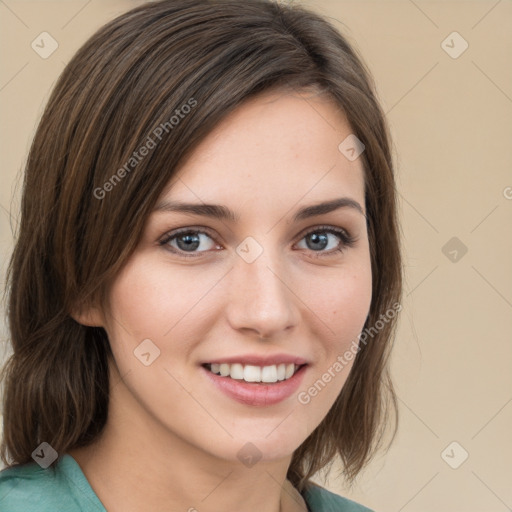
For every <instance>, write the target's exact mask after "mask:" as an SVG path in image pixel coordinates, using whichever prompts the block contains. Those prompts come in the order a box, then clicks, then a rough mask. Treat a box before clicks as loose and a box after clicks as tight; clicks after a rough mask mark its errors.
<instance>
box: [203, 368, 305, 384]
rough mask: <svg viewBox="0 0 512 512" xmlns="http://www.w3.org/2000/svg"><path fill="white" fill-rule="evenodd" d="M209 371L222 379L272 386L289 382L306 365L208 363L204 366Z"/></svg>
mask: <svg viewBox="0 0 512 512" xmlns="http://www.w3.org/2000/svg"><path fill="white" fill-rule="evenodd" d="M203 366H204V367H205V368H206V369H207V370H209V371H210V372H212V373H214V374H215V375H220V376H221V377H226V378H231V379H235V380H243V381H245V382H259V383H261V382H263V383H268V384H271V383H273V382H279V381H284V380H288V379H290V378H291V377H293V375H294V374H295V373H296V372H297V371H298V370H299V369H300V368H301V366H304V365H298V364H294V363H288V364H285V363H281V364H273V365H268V366H256V365H251V364H246V365H243V364H240V363H234V364H229V363H207V364H205V365H203Z"/></svg>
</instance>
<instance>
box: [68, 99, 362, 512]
mask: <svg viewBox="0 0 512 512" xmlns="http://www.w3.org/2000/svg"><path fill="white" fill-rule="evenodd" d="M351 133H352V129H351V128H350V126H349V124H348V123H347V121H346V119H345V117H344V115H343V114H342V113H341V112H340V111H339V109H338V108H337V107H336V105H335V104H334V103H333V102H332V101H331V100H330V99H329V97H328V96H326V95H318V94H317V95H312V94H306V93H305V92H303V93H300V94H299V93H294V94H292V93H288V92H270V93H269V92H267V93H265V94H263V95H260V96H258V97H256V98H253V99H251V100H250V101H248V102H246V103H244V104H243V105H242V106H241V107H239V108H238V109H237V110H236V111H235V112H234V113H232V114H230V115H229V116H228V117H227V118H226V119H225V120H224V121H223V122H222V123H221V124H220V125H218V126H217V128H216V129H215V130H214V131H213V132H211V133H210V135H209V136H208V137H207V138H206V139H205V140H204V141H203V142H202V143H201V145H200V146H199V147H198V148H197V149H196V150H195V151H194V152H193V153H192V154H191V156H190V157H189V158H188V159H187V160H186V161H185V162H184V163H183V165H182V166H181V167H180V169H179V170H178V173H177V175H176V176H175V177H174V178H173V180H172V182H171V183H169V184H168V187H167V188H166V190H164V191H162V195H161V198H160V200H159V203H160V202H161V201H162V200H171V199H172V200H180V201H183V202H194V203H202V202H204V203H214V204H222V205H225V206H227V207H229V208H230V209H232V210H233V211H234V212H235V213H236V214H238V215H239V217H240V219H239V221H238V222H232V221H229V220H219V219H214V218H209V217H205V216H198V215H192V214H186V213H181V212H169V211H157V212H154V213H152V214H151V216H150V217H149V218H148V222H147V224H146V228H145V231H144V233H143V236H142V239H141V240H140V244H139V246H138V248H137V250H136V251H135V253H133V255H132V256H131V257H130V259H129V261H128V262H127V264H126V266H125V267H124V268H123V270H122V271H121V272H120V274H119V275H118V276H117V278H116V279H115V281H114V283H113V285H112V287H111V290H110V293H109V304H110V309H111V311H110V312H109V313H107V312H106V311H101V310H100V309H96V308H91V309H89V310H86V311H83V312H81V313H80V314H77V315H76V319H77V320H78V321H79V322H81V323H83V324H85V325H100V326H103V327H104V328H105V329H106V331H107V333H108V336H109V340H110V343H111V346H112V350H113V354H114V358H115V361H113V362H111V366H110V367H111V376H112V377H111V390H110V405H109V417H108V421H107V424H106V427H105V429H104V432H103V434H102V436H101V437H100V438H99V440H98V441H97V442H95V443H94V444H93V445H90V446H88V447H86V448H82V449H77V450H71V451H70V452H69V453H70V454H71V455H72V456H73V457H74V458H75V459H76V460H77V462H78V463H79V465H80V466H81V468H82V470H83V471H84V474H85V476H86V477H87V479H88V480H89V482H90V484H91V486H92V488H93V489H94V491H95V492H96V494H97V495H98V497H99V498H100V500H101V501H102V502H103V504H104V505H105V507H106V509H107V510H108V511H109V512H121V511H123V512H131V511H133V512H135V511H140V510H155V511H164V510H183V511H190V512H192V511H193V510H194V509H196V510H197V511H198V512H213V511H218V510H225V511H235V510H236V511H239V512H252V511H254V510H258V511H260V512H278V511H286V512H291V511H297V510H305V504H304V501H303V499H302V497H301V496H300V495H299V494H298V493H297V492H294V489H293V488H292V487H291V484H290V483H289V482H288V481H287V480H286V472H287V470H288V467H289V464H290V462H291V457H292V454H293V452H294V450H296V449H297V448H298V447H299V445H300V444H301V443H302V442H303V441H304V440H305V439H306V438H307V436H308V435H309V434H310V433H311V431H312V430H313V429H314V428H315V427H317V426H318V424H319V423H320V422H321V421H322V419H323V418H324V417H325V415H326V414H327V412H328V411H329V409H330V407H331V406H332V404H333V403H334V401H335V399H336V397H337V396H338V394H339V392H340V390H341V389H342V387H343V384H344V383H345V381H346V378H347V376H348V373H349V371H350V368H351V366H352V364H353V361H352V362H350V363H349V364H348V365H346V366H345V367H344V368H343V370H342V371H340V372H338V373H337V374H336V377H335V378H333V379H332V380H331V381H330V382H329V383H328V384H327V385H326V386H325V387H324V388H323V389H322V391H321V392H319V393H318V394H317V396H315V397H314V398H312V399H311V401H310V402H309V403H308V404H301V403H299V402H298V400H297V394H298V393H299V392H301V391H304V390H307V389H308V388H309V387H310V386H312V385H313V384H314V383H315V381H317V380H318V379H319V378H320V377H321V376H322V374H323V373H324V372H326V371H327V369H328V368H329V367H332V365H333V363H334V362H335V361H336V358H337V357H338V356H340V355H342V354H343V353H344V352H345V351H346V350H348V349H349V348H350V346H351V343H352V342H353V341H354V340H357V336H358V334H359V333H360V332H361V331H362V329H363V326H364V322H365V320H366V317H367V315H368V312H369V309H370V303H371V284H372V275H371V265H370V252H369V242H368V235H367V231H366V219H365V217H364V215H363V214H362V213H360V212H358V211H357V210H356V209H354V208H347V207H345V208H340V209H338V210H335V211H332V212H330V213H326V214H322V215H319V216H315V217H312V218H309V219H305V220H302V221H299V222H292V216H293V214H294V213H295V211H296V210H297V209H299V208H300V207H302V206H307V205H312V204H316V203H319V202H323V201H327V200H331V199H336V198H339V197H342V196H344V197H350V198H351V199H353V200H355V201H357V202H358V203H359V204H360V205H361V207H362V209H363V211H365V200H364V197H365V194H364V177H363V167H362V162H361V159H360V158H358V159H356V160H355V161H349V160H348V159H347V158H345V156H344V155H343V154H342V153H341V152H340V151H339V150H338V145H339V144H340V142H341V141H343V140H344V139H345V138H346V137H347V136H348V135H349V134H351ZM322 225H327V226H332V227H335V228H336V227H337V228H341V229H344V230H346V231H348V232H349V233H350V234H351V235H352V236H353V237H354V238H355V239H356V241H355V242H354V244H353V246H352V247H346V248H345V249H344V250H343V251H342V252H336V251H335V248H337V247H340V246H341V247H343V241H342V240H340V239H339V238H338V236H337V235H333V234H329V233H327V232H326V231H325V229H324V230H322V228H321V226H322ZM178 228H197V229H199V228H203V229H207V230H208V234H207V235H200V239H199V240H200V245H199V246H198V247H197V248H196V249H191V251H192V254H193V255H196V256H197V257H188V258H187V257H186V256H187V254H190V252H187V251H186V250H185V249H183V247H184V244H183V243H181V244H180V245H178V241H179V240H178V239H176V238H175V239H174V241H170V242H168V244H167V245H161V244H159V242H160V241H161V240H163V239H164V238H165V236H166V235H167V234H169V233H170V232H172V231H173V230H176V229H178ZM313 228H318V229H317V230H316V231H315V232H316V233H318V234H319V235H322V234H323V235H324V236H327V241H328V244H325V243H324V245H323V246H321V245H320V246H319V245H318V242H317V245H315V243H314V240H312V239H311V236H310V235H309V236H305V235H306V232H307V231H309V230H311V229H313ZM247 237H252V238H254V239H255V240H256V241H257V242H258V243H259V245H260V246H261V248H262V249H263V252H262V254H261V255H260V256H259V257H258V258H257V259H256V260H255V261H253V262H252V263H247V262H246V261H245V260H244V259H243V258H242V257H240V256H239V255H238V254H237V252H236V248H237V247H238V246H239V245H240V244H241V242H242V241H244V240H245V239H246V238H247ZM182 241H183V237H182V239H181V242H182ZM170 248H174V249H175V250H176V251H180V249H181V255H180V254H176V253H173V252H171V249H170ZM194 250H195V252H194ZM182 254H185V255H184V256H183V255H182ZM318 254H320V255H321V257H315V256H318ZM322 255H323V256H322ZM261 338H263V339H261ZM144 339H151V340H152V342H153V343H154V344H155V345H156V346H157V347H158V348H159V350H160V356H159V357H158V358H156V359H155V360H154V361H153V362H152V363H151V364H150V365H149V366H145V365H143V364H142V363H141V362H140V361H139V359H137V358H136V357H134V349H136V347H137V346H138V345H139V344H140V343H141V341H142V340H144ZM283 352H284V353H287V354H293V355H298V356H301V357H304V358H305V359H306V360H307V361H308V363H309V364H308V367H307V369H306V373H305V374H304V380H303V382H302V383H301V386H300V387H299V389H298V391H297V392H295V393H294V394H293V395H292V396H291V397H289V398H287V399H285V400H284V401H282V402H280V403H278V404H275V405H271V406H263V407H254V406H250V405H246V404H240V403H238V402H236V401H234V400H232V399H231V398H229V397H227V396H226V395H224V394H223V393H222V392H220V391H219V390H218V389H217V388H216V387H215V386H213V385H212V384H211V383H210V382H209V381H208V379H207V378H205V376H204V374H203V371H202V370H201V366H200V365H201V363H204V362H207V361H208V360H211V359H214V358H221V357H222V356H231V355H235V354H237V355H239V354H248V353H251V354H262V355H266V354H276V353H283ZM248 442H250V443H253V444H254V445H255V446H256V447H257V449H258V450H259V452H260V453H261V460H259V462H257V463H256V464H255V465H253V466H252V467H246V466H245V465H244V464H242V463H241V462H240V460H239V459H238V457H237V452H238V451H239V450H240V449H241V448H242V447H243V446H244V445H245V444H246V443H248Z"/></svg>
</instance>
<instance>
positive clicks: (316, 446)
mask: <svg viewBox="0 0 512 512" xmlns="http://www.w3.org/2000/svg"><path fill="white" fill-rule="evenodd" d="M400 296H401V260H400V250H399V239H398V223H397V219H396V204H395V192H394V181H393V167H392V161H391V155H390V148H389V135H388V128H387V125H386V123H385V120H384V118H383V114H382V111H381V109H380V107H379V104H378V102H377V100H376V97H375V92H374V87H373V85H372V81H371V78H370V75H369V73H368V71H367V70H366V68H365V67H364V65H363V63H362V61H361V60H360V58H359V57H358V56H357V54H356V53H355V51H354V50H353V49H352V48H351V46H350V45H349V44H348V42H347V41H346V40H345V39H344V38H343V37H342V36H341V35H340V34H339V33H338V32H337V31H336V30H335V29H334V28H333V27H332V26H331V25H330V24H329V23H328V22H327V21H325V20H324V19H322V18H321V17H319V16H318V15H316V14H314V13H312V12H309V11H308V10H305V9H303V8H300V7H295V6H293V7H292V6H284V5H279V4H276V3H273V2H270V1H267V0H250V1H246V2H238V1H234V0H221V1H215V2H212V1H207V0H172V1H170V0H163V1H159V2H152V3H148V4H145V5H143V6H141V7H138V8H136V9H133V10H132V11H129V12H127V13H126V14H124V15H122V16H119V17H118V18H117V19H115V20H113V21H112V22H110V23H108V24H107V25H106V26H104V27H103V28H101V29H100V30H99V31H98V32H97V33H96V34H95V35H93V36H92V37H91V38H90V39H89V40H88V41H87V42H86V43H85V45H84V46H83V47H82V48H81V49H80V50H79V51H78V52H77V54H76V55H75V56H74V58H73V59H72V60H71V62H70V63H69V64H68V65H67V67H66V69H65V70H64V72H63V73H62V76H61V77H60V79H59V81H58V83H57V84H56V86H55V90H54V91H53V94H52V96H51V98H50V100H49V102H48V105H47V107H46V110H45V112H44V115H43V117H42V119H41V122H40V125H39V128H38V130H37V133H36V135H35V138H34V141H33V145H32V148H31V151H30V155H29V159H28V163H27V168H26V174H25V183H24V190H23V200H22V213H21V221H20V228H19V235H18V239H17V243H16V247H15V251H14V254H13V257H12V261H11V266H10V271H9V311H8V314H9V322H10V331H11V338H12V344H13V351H14V353H13V356H12V357H11V358H10V360H9V361H8V363H7V364H6V365H5V367H4V371H3V380H4V385H5V392H4V403H3V414H4V438H3V441H2V446H1V452H2V459H3V461H4V463H5V464H7V465H8V466H9V467H8V468H7V469H5V470H4V471H2V472H0V505H1V506H2V510H4V509H5V510H9V511H18V510H23V511H25V512H26V511H32V510H38V511H46V510H52V511H54V510H66V511H74V510H102V511H104V510H108V511H109V512H117V511H130V510H133V511H140V510H151V511H156V510H158V511H160V510H162V511H163V510H169V511H175V510H188V511H194V510H197V511H199V512H203V511H217V510H223V511H235V510H236V511H247V512H249V511H254V510H258V511H260V512H277V511H281V512H291V511H298V510H302V511H306V510H310V511H314V512H316V511H327V510H341V511H364V510H368V509H367V508H365V507H363V506H362V505H358V504H356V503H354V502H353V501H350V500H348V499H346V498H343V497H341V496H338V495H336V494H334V493H330V492H329V491H327V490H326V489H324V488H322V487H320V486H317V485H315V484H313V483H312V482H311V481H310V478H311V477H312V476H313V474H314V473H316V472H317V471H318V470H320V469H322V468H326V467H328V465H329V464H330V463H331V462H332V461H333V460H334V459H335V458H336V457H340V458H341V461H342V463H343V469H344V472H345V476H346V477H347V479H348V480H353V479H354V478H355V476H356V475H357V474H358V473H359V472H360V471H361V469H362V468H363V467H364V466H365V465H366V464H367V462H368V461H369V460H370V458H371V456H372V455H373V453H374V452H375V449H376V448H377V446H378V445H379V441H380V439H381V437H382V433H383V431H384V427H385V425H386V423H387V421H386V418H387V417H388V416H389V413H390V412H394V411H396V408H395V404H394V395H393V389H392V386H391V383H390V381H389V378H388V374H387V366H386V364H387V358H388V354H389V349H390V346H391V343H392V338H393V333H394V328H395V321H396V312H397V311H398V310H399V309H400V304H399V299H400Z"/></svg>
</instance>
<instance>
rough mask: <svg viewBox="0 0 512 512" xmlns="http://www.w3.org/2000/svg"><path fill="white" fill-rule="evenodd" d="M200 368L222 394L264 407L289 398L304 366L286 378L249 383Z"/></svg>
mask: <svg viewBox="0 0 512 512" xmlns="http://www.w3.org/2000/svg"><path fill="white" fill-rule="evenodd" d="M201 370H202V371H203V372H204V373H205V374H206V376H207V377H208V378H209V379H210V381H211V382H213V383H214V384H215V385H216V386H217V387H218V388H219V389H220V390H221V391H222V392H223V393H224V394H226V395H227V396H228V397H230V398H232V399H233V400H236V401H237V402H240V403H242V404H245V405H252V406H260V407H265V406H267V405H274V404H277V403H279V402H282V401H283V400H286V399H287V398H289V397H290V396H291V395H292V394H293V393H294V392H295V391H297V389H298V387H299V386H300V383H301V382H302V379H303V377H304V373H305V372H306V366H302V367H301V368H299V370H297V371H296V372H295V374H294V375H293V376H292V377H290V378H289V379H288V380H281V381H278V382H273V383H268V384H267V383H255V382H253V383H249V382H245V381H244V380H237V379H231V378H229V377H221V376H220V375H217V374H215V373H212V372H211V371H209V370H207V369H206V368H204V367H203V366H201Z"/></svg>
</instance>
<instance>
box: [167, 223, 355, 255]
mask: <svg viewBox="0 0 512 512" xmlns="http://www.w3.org/2000/svg"><path fill="white" fill-rule="evenodd" d="M329 235H331V238H329ZM336 239H338V241H336ZM208 240H209V241H210V242H209V243H206V247H205V248H204V250H199V251H198V250H197V249H198V248H199V247H200V246H201V243H203V245H204V244H205V242H207V241H208ZM302 240H306V241H308V242H307V243H306V249H308V250H309V251H310V252H312V253H313V254H314V257H324V256H332V255H333V254H335V253H341V252H343V251H344V250H345V249H346V248H348V247H352V246H353V245H354V242H355V241H356V239H355V238H353V237H352V236H351V235H350V234H349V233H348V232H347V231H345V230H343V229H339V228H334V227H332V226H320V227H316V228H314V229H312V230H310V231H308V232H307V233H305V234H304V235H303V236H302V238H301V239H300V241H302ZM330 244H331V245H332V246H333V247H330V248H329V249H330V250H328V251H326V250H325V249H326V247H328V246H329V245H330ZM159 245H160V246H166V249H168V250H170V251H171V252H173V253H175V254H179V255H180V256H183V257H186V258H188V257H199V256H200V255H198V254H197V253H202V252H208V251H209V250H211V249H212V248H214V247H220V246H219V245H218V244H216V243H215V241H214V240H213V238H212V236H210V235H209V234H208V233H207V232H206V231H202V230H198V229H192V228H185V229H182V230H180V231H177V232H171V233H169V234H168V235H167V236H165V237H164V238H163V239H162V240H161V241H160V242H159Z"/></svg>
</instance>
